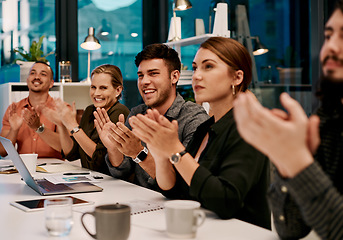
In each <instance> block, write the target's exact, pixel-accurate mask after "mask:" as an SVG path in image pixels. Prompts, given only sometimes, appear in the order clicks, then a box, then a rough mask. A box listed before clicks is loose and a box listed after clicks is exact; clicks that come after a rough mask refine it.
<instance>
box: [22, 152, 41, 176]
mask: <svg viewBox="0 0 343 240" xmlns="http://www.w3.org/2000/svg"><path fill="white" fill-rule="evenodd" d="M19 156H20V158H21V159H22V160H23V162H24V164H25V166H26V168H27V170H29V172H30V173H31V174H34V173H35V172H36V167H37V157H38V154H36V153H28V154H19Z"/></svg>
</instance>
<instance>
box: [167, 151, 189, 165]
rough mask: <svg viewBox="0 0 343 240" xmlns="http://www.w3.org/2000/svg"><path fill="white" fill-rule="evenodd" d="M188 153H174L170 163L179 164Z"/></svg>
mask: <svg viewBox="0 0 343 240" xmlns="http://www.w3.org/2000/svg"><path fill="white" fill-rule="evenodd" d="M186 153H187V151H186V150H183V151H182V152H179V153H174V154H173V155H171V156H170V158H169V161H170V162H171V163H172V164H177V163H178V162H180V159H181V157H182V156H183V155H185V154H186Z"/></svg>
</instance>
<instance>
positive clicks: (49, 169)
mask: <svg viewBox="0 0 343 240" xmlns="http://www.w3.org/2000/svg"><path fill="white" fill-rule="evenodd" d="M75 170H80V168H79V167H77V166H74V165H72V164H70V163H67V162H65V163H46V164H41V165H38V166H37V172H46V173H59V172H69V171H75Z"/></svg>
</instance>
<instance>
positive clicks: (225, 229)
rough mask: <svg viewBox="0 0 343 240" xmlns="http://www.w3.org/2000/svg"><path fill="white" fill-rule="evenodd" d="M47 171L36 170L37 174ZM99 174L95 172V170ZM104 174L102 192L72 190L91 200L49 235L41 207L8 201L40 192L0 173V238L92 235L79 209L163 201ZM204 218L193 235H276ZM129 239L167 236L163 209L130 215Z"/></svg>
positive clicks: (265, 238)
mask: <svg viewBox="0 0 343 240" xmlns="http://www.w3.org/2000/svg"><path fill="white" fill-rule="evenodd" d="M44 174H47V173H37V175H38V176H39V177H42V176H44ZM97 175H99V174H97ZM103 176H104V179H103V180H101V181H100V182H99V183H98V184H97V185H99V186H100V187H102V188H103V189H104V190H103V192H97V193H82V194H74V196H77V197H79V198H83V199H86V200H89V201H93V202H94V203H95V204H93V205H88V206H78V207H74V209H73V210H74V214H73V220H74V225H73V228H72V230H71V233H70V235H69V236H66V237H62V238H56V237H49V235H48V233H47V231H46V229H45V225H44V224H45V222H44V211H38V212H24V211H22V210H20V209H17V208H15V207H13V206H11V205H10V204H9V202H11V201H15V200H28V199H37V198H41V196H40V195H39V194H38V193H36V192H35V191H34V190H33V189H31V188H30V187H29V186H27V185H26V184H25V183H24V182H23V181H21V180H20V175H19V174H18V173H16V174H10V175H2V174H0V205H1V210H0V214H1V215H0V216H1V217H0V239H11V240H16V239H18V240H19V239H29V240H31V239H34V240H40V239H66V240H69V239H70V240H77V239H80V240H87V239H92V238H91V237H90V236H89V235H88V234H87V232H86V231H85V230H84V229H83V227H82V225H81V222H80V217H81V215H82V212H86V211H93V209H94V207H95V206H97V205H101V204H113V203H116V202H130V201H133V200H143V201H153V202H164V201H166V199H165V198H164V197H163V196H162V195H161V194H160V193H158V192H155V191H151V190H149V189H146V188H142V187H139V186H136V185H134V184H130V183H127V182H125V181H121V180H117V179H114V178H112V177H108V176H105V175H103ZM206 215H207V218H206V220H205V222H204V224H203V225H202V226H201V227H200V228H199V229H198V232H197V237H196V239H206V240H208V239H216V240H217V239H235V240H237V239H245V240H248V239H254V240H258V239H261V240H274V239H279V238H278V236H277V235H276V233H274V232H271V231H268V230H265V229H263V228H260V227H257V226H254V225H251V224H249V223H245V222H243V221H240V220H237V219H231V220H220V219H217V218H216V217H215V215H214V214H213V213H211V212H206ZM86 221H87V224H88V225H89V228H90V229H94V222H93V221H92V220H91V217H90V218H86ZM129 239H149V240H150V239H152V240H153V239H159V240H160V239H168V237H167V235H166V232H165V222H164V210H158V211H154V212H149V213H143V214H139V215H132V217H131V232H130V237H129Z"/></svg>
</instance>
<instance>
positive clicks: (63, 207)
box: [44, 197, 73, 237]
mask: <svg viewBox="0 0 343 240" xmlns="http://www.w3.org/2000/svg"><path fill="white" fill-rule="evenodd" d="M44 212H45V227H46V229H47V230H48V232H49V234H50V235H51V236H55V237H61V236H66V235H68V234H69V233H70V230H71V227H72V225H73V211H72V199H71V198H70V197H61V198H48V199H46V200H45V201H44Z"/></svg>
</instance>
